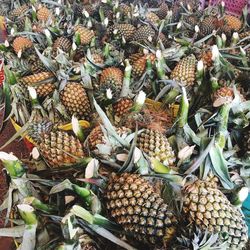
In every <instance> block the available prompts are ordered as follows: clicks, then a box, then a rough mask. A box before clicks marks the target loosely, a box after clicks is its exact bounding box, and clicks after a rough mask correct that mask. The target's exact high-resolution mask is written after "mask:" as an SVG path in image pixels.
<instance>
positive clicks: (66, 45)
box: [53, 36, 71, 53]
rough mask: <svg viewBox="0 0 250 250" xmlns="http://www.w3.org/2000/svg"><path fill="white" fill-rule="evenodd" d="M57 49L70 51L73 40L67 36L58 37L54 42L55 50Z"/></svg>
mask: <svg viewBox="0 0 250 250" xmlns="http://www.w3.org/2000/svg"><path fill="white" fill-rule="evenodd" d="M57 49H61V50H62V51H64V52H66V53H68V52H69V51H70V49H71V41H70V40H69V39H68V38H67V37H63V36H62V37H58V38H57V39H56V40H55V42H54V44H53V50H54V51H57Z"/></svg>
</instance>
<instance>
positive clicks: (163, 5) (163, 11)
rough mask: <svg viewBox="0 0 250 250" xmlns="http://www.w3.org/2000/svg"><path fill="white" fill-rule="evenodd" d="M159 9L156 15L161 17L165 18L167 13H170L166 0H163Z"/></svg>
mask: <svg viewBox="0 0 250 250" xmlns="http://www.w3.org/2000/svg"><path fill="white" fill-rule="evenodd" d="M158 8H159V10H158V11H157V12H156V15H157V16H158V17H159V18H160V19H164V18H165V17H166V16H167V14H168V5H167V4H166V3H164V2H162V3H161V4H160V5H159V7H158Z"/></svg>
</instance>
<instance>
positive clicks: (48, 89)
mask: <svg viewBox="0 0 250 250" xmlns="http://www.w3.org/2000/svg"><path fill="white" fill-rule="evenodd" d="M20 83H21V84H23V85H24V86H32V87H34V88H35V89H36V92H37V95H38V96H39V97H45V96H47V95H49V94H51V93H52V92H53V91H54V90H55V88H56V86H55V84H54V83H55V76H54V74H53V73H51V72H41V73H37V74H34V75H30V76H25V77H22V78H21V79H20Z"/></svg>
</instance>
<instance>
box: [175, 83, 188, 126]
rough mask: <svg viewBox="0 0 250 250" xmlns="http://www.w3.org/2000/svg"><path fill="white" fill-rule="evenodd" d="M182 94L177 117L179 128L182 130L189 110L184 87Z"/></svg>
mask: <svg viewBox="0 0 250 250" xmlns="http://www.w3.org/2000/svg"><path fill="white" fill-rule="evenodd" d="M182 93H183V94H182V99H181V107H180V115H179V121H178V126H179V128H183V127H184V126H185V125H186V124H187V119H188V109H189V103H188V99H187V93H186V89H185V88H184V87H182Z"/></svg>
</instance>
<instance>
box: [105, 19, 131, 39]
mask: <svg viewBox="0 0 250 250" xmlns="http://www.w3.org/2000/svg"><path fill="white" fill-rule="evenodd" d="M110 31H111V32H112V33H113V34H116V33H117V34H118V35H119V36H120V37H124V39H125V40H126V41H131V39H132V37H133V35H134V33H135V32H136V28H135V27H134V26H133V25H132V24H127V23H124V24H115V25H113V26H112V27H111V29H110Z"/></svg>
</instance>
